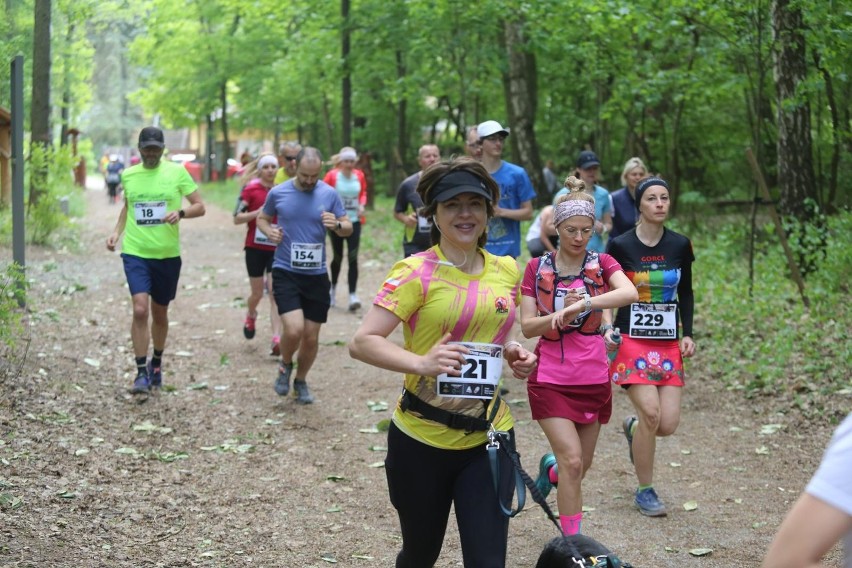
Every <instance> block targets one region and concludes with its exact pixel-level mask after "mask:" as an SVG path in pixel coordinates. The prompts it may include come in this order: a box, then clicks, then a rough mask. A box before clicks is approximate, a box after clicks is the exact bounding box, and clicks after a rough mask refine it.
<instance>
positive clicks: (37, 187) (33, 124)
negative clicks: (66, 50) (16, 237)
mask: <svg viewBox="0 0 852 568" xmlns="http://www.w3.org/2000/svg"><path fill="white" fill-rule="evenodd" d="M50 10H51V6H50V0H35V11H34V18H35V19H34V25H33V85H32V89H33V91H32V98H31V101H32V102H31V105H30V113H31V116H30V132H31V135H32V138H31V141H30V155H32V154H33V150H36V149H37V148H38V149H40V150H41V154H42V156H43V159H42V160H40V161H39V164H38V165H39V167H38V168H32V170H31V171H30V199H29V205H30V206H34V205H37V204H38V202H39V200H40V199H41V197H42V195H43V194H44V193H45V192H46V191H47V172H48V167H47V161H46V160H47V151H48V149H49V148H50Z"/></svg>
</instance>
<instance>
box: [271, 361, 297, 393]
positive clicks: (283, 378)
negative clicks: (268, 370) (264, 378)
mask: <svg viewBox="0 0 852 568" xmlns="http://www.w3.org/2000/svg"><path fill="white" fill-rule="evenodd" d="M292 372H293V363H290V364H289V365H285V364H283V363H282V364H281V365H278V378H277V379H275V392H276V393H278V395H279V396H287V395H288V394H289V393H290V374H291V373H292Z"/></svg>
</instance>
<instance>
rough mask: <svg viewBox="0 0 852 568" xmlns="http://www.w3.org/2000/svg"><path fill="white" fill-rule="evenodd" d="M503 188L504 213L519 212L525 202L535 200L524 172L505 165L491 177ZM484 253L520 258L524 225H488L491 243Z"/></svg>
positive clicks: (505, 221) (497, 222)
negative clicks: (508, 211)
mask: <svg viewBox="0 0 852 568" xmlns="http://www.w3.org/2000/svg"><path fill="white" fill-rule="evenodd" d="M491 177H492V178H494V181H496V182H497V185H499V186H500V203H499V206H500V207H502V208H503V209H520V208H521V203H523V202H524V201H532V200H533V199H534V198H535V190H534V189H533V186H532V182H530V177H529V176H528V175H527V172H526V171H525V170H524V168H522V167H520V166H516V165H515V164H510V163H509V162H506V161H503V162H502V164H501V165H500V169H498V170H497V171H496V172H494V173H493V174H491ZM485 250H487V251H488V252H490V253H491V254H494V255H497V256H506V255H509V256H512V257H515V258H518V257H519V256H521V222H520V221H515V220H514V219H504V218H502V217H500V218H498V217H494V218H492V219H491V220H490V221H489V222H488V241H487V242H486V243H485Z"/></svg>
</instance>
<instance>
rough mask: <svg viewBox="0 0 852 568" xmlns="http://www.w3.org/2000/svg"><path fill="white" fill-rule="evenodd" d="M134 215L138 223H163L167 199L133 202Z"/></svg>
mask: <svg viewBox="0 0 852 568" xmlns="http://www.w3.org/2000/svg"><path fill="white" fill-rule="evenodd" d="M133 216H134V218H135V219H136V224H137V225H143V226H145V225H162V224H163V219H165V217H166V202H165V201H145V202H141V203H134V204H133Z"/></svg>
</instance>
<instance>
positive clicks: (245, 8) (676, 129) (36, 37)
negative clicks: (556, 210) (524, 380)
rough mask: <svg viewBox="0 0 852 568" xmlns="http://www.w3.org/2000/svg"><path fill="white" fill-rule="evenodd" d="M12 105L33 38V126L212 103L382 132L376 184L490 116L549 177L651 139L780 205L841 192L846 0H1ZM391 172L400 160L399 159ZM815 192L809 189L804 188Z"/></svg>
mask: <svg viewBox="0 0 852 568" xmlns="http://www.w3.org/2000/svg"><path fill="white" fill-rule="evenodd" d="M4 16H5V17H3V18H0V38H2V41H0V55H2V58H0V59H2V61H3V65H2V66H0V106H4V107H8V106H9V99H10V97H9V64H8V62H10V61H11V59H12V57H13V56H14V55H15V54H17V53H21V54H24V55H25V58H26V65H27V69H28V71H27V72H26V77H27V81H28V83H31V84H28V85H27V89H26V92H27V95H26V104H27V108H28V112H30V115H29V118H28V120H27V125H28V126H31V143H33V144H40V143H45V144H50V143H56V144H62V143H64V142H65V141H66V137H65V136H64V132H66V131H67V129H68V128H71V127H75V128H79V129H80V130H82V131H83V133H84V137H87V138H88V139H90V140H91V141H92V143H93V149H94V151H95V152H98V151H99V149H100V148H102V147H105V146H110V145H128V144H129V145H132V144H133V140H132V138H133V133H134V132H135V130H136V129H138V128H139V127H140V126H142V125H144V124H147V123H149V122H150V121H151V120H152V117H153V116H155V115H158V116H159V118H160V120H161V123H162V125H163V126H164V127H193V126H196V125H198V124H200V123H205V122H209V123H210V124H212V125H213V126H214V127H215V128H216V130H217V138H218V139H219V140H220V141H224V142H225V143H227V142H228V141H229V139H231V138H232V137H233V136H234V133H235V132H237V131H240V130H243V129H251V130H257V131H261V132H263V133H265V135H266V136H268V138H269V139H271V140H274V141H275V143H276V144H277V142H278V141H279V140H281V139H282V137H284V136H287V135H288V133H295V135H296V136H298V137H299V138H300V139H301V140H302V141H303V142H304V143H308V144H312V145H315V146H318V147H319V148H321V149H322V150H323V151H324V152H325V153H326V154H327V155H328V154H330V153H331V152H333V151H336V150H337V149H338V148H340V147H341V146H342V145H346V144H351V145H354V146H355V147H356V148H358V150H359V151H362V152H363V151H369V152H370V153H371V155H372V156H373V158H374V160H375V161H374V165H378V169H377V186H378V190H379V191H392V190H393V189H394V188H395V187H396V183H397V182H398V181H399V180H400V179H401V178H402V176H403V175H404V174H406V173H411V172H413V171H415V170H416V169H417V165H416V152H417V148H418V147H419V146H420V145H421V144H422V143H425V142H436V143H438V144H439V145H440V147H441V149H442V152H443V154H444V155H445V156H447V155H450V154H453V153H457V154H461V153H462V148H463V145H462V137H463V132H464V127H465V126H467V125H471V124H476V123H478V122H481V121H483V120H487V119H496V120H498V121H500V122H501V123H503V124H504V125H508V126H509V127H510V128H511V129H512V136H510V138H509V141H510V142H511V153H512V155H508V156H506V158H507V159H509V160H511V161H515V162H517V163H519V164H521V165H523V166H524V167H525V168H526V169H527V170H528V171H529V173H530V175H531V177H532V178H533V181H534V185H535V186H536V188H537V189H538V190H539V191H540V192H542V191H543V188H544V184H543V182H542V180H541V168H542V165H543V162H544V161H545V160H547V159H552V160H554V161H555V162H556V165H557V167H556V172H557V174H558V175H565V174H567V173H569V172H570V170H571V168H572V167H573V162H574V159H575V156H576V155H577V153H578V152H579V151H580V150H582V149H585V148H590V149H593V150H594V151H595V152H597V154H598V155H599V157H600V158H601V161H602V173H603V183H604V185H606V186H608V187H609V188H610V189H616V188H617V187H620V185H621V184H620V181H619V176H620V173H621V169H622V166H623V164H624V162H625V161H626V160H627V159H628V158H630V157H632V156H639V157H641V158H642V159H643V160H644V161H645V162H646V163H647V164H648V165H649V167H650V169H651V170H652V171H653V172H660V173H661V174H662V175H663V176H664V177H666V178H667V179H668V180H669V181H670V182H671V185H672V187H673V188H674V196H673V197H674V199H675V200H676V204H677V203H704V202H708V201H717V200H743V199H745V200H747V199H751V198H752V197H753V196H754V195H755V191H754V188H755V185H754V181H753V175H752V172H751V170H750V169H749V165H748V162H747V161H746V159H745V156H744V150H745V148H747V147H751V148H753V149H754V152H755V155H756V157H757V160H758V162H759V164H760V165H761V167H762V168H763V170H764V172H765V175H766V178H767V180H768V183H769V185H770V188H771V190H772V191H773V195H777V196H778V198H779V204H780V208H781V210H782V213H784V214H787V215H792V216H798V217H800V218H805V219H807V218H809V217H810V216H812V215H814V214H815V212H818V211H819V212H829V213H830V212H831V211H832V210H834V209H836V208H842V207H847V206H848V205H849V202H850V197H849V195H850V193H852V192H850V191H849V188H850V181H849V180H850V178H852V176H851V175H850V174H852V152H850V150H852V128H850V118H852V117H850V110H852V56H850V53H852V50H850V46H852V0H821V1H807V2H806V1H797V0H774V1H772V2H770V1H769V0H712V1H711V0H671V1H669V2H665V3H660V2H656V1H651V0H584V1H578V0H540V1H535V2H518V1H507V0H490V1H481V2H480V1H476V0H433V1H426V0H408V1H401V0H400V1H392V2H388V1H386V0H310V1H308V0H292V1H284V2H282V1H281V0H276V1H272V0H252V1H250V2H249V1H238V0H185V1H184V0H144V1H139V2H128V1H124V0H98V1H95V0H5V13H4ZM384 172H387V173H386V174H385V173H384ZM803 204H807V206H803Z"/></svg>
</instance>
